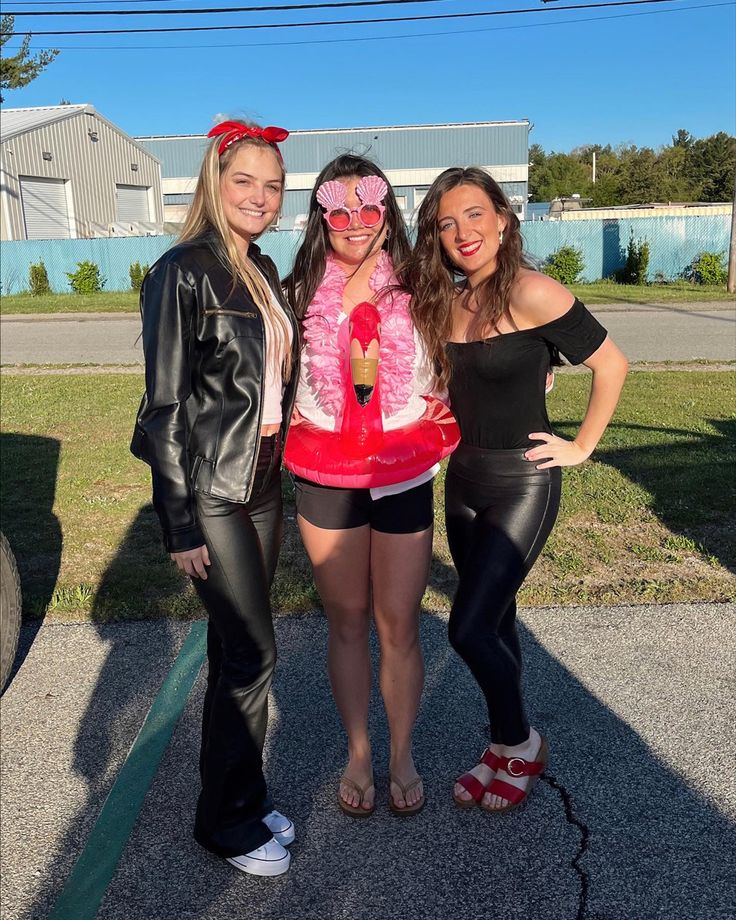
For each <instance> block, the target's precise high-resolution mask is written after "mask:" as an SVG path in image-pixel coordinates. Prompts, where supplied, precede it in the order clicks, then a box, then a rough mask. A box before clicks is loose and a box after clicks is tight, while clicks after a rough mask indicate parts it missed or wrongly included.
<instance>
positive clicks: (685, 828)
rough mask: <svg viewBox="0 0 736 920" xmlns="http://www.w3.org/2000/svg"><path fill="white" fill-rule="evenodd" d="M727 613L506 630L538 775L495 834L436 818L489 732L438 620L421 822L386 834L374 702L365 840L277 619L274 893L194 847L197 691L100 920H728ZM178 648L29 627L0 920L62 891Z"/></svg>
mask: <svg viewBox="0 0 736 920" xmlns="http://www.w3.org/2000/svg"><path fill="white" fill-rule="evenodd" d="M735 613H736V605H707V604H692V605H674V606H666V607H656V606H637V607H616V608H611V609H604V608H595V609H591V608H560V609H543V610H530V609H528V610H523V611H522V612H521V620H522V641H523V645H524V651H525V661H526V693H527V699H528V705H529V710H530V715H531V719H532V721H533V723H534V724H535V725H537V726H538V727H539V728H540V730H542V731H543V732H544V734H545V735H546V736H547V738H548V740H549V744H550V749H551V762H550V768H549V770H548V773H547V775H546V776H545V778H544V779H543V781H542V782H540V783H539V784H538V786H537V788H536V789H535V790H534V792H533V795H532V797H531V799H530V801H529V803H528V804H527V805H526V806H525V807H523V808H522V809H520V810H518V811H516V812H513V813H511V814H509V815H505V816H492V815H487V814H485V813H482V812H480V811H479V810H473V811H471V812H466V811H461V810H460V809H458V808H457V807H456V806H455V805H454V804H453V802H452V800H451V798H450V790H451V786H452V780H453V777H455V776H456V775H457V774H458V773H460V772H462V771H463V770H464V769H466V768H467V767H469V766H470V765H472V763H473V762H474V761H475V760H476V759H477V757H478V756H479V755H480V753H481V750H482V748H483V746H484V738H485V731H486V716H485V713H484V711H483V706H482V704H481V699H480V694H479V692H478V690H477V688H476V686H475V684H474V682H473V681H472V679H471V677H470V675H469V674H468V672H467V670H466V669H465V667H464V666H463V665H462V664H461V663H460V661H459V660H458V658H457V656H456V655H455V654H454V653H453V652H452V651H451V649H450V648H449V646H448V644H447V640H446V620H445V617H444V615H439V614H435V613H431V612H426V613H425V614H424V616H423V620H422V640H423V646H424V651H425V657H426V662H427V683H426V690H425V694H424V699H423V704H422V709H421V713H420V717H419V721H418V725H417V733H416V752H415V753H416V760H417V764H418V766H419V767H420V769H421V771H422V774H423V777H424V780H425V784H426V788H427V796H428V804H427V807H426V808H425V810H424V811H423V812H422V813H421V814H420V815H419V816H417V817H415V818H412V819H397V818H395V817H393V816H392V815H390V814H389V812H388V809H387V807H386V795H387V769H386V759H387V731H386V724H385V719H384V717H383V714H382V710H381V707H380V705H379V703H378V701H377V700H374V705H373V717H372V733H373V738H374V743H375V748H374V759H375V769H376V779H377V784H378V801H379V808H378V810H377V812H376V814H375V815H374V816H372V817H371V818H369V819H367V820H361V821H356V820H354V819H350V818H348V817H346V816H344V815H343V814H342V813H341V812H340V811H339V809H338V808H337V806H336V804H335V801H334V798H335V791H336V787H337V782H338V777H339V775H340V772H341V769H342V766H343V762H344V743H343V740H342V736H341V732H340V729H339V723H338V720H337V716H336V713H335V710H334V706H333V703H332V700H331V697H330V693H329V687H328V682H327V677H326V673H325V667H324V652H325V642H326V624H325V621H324V618H323V617H322V616H321V615H320V614H317V613H315V614H313V615H305V616H300V617H279V618H278V619H277V622H276V634H277V642H278V647H279V663H278V665H277V675H276V680H275V685H274V691H273V695H272V707H271V719H270V728H269V734H268V741H267V748H266V763H267V775H268V779H269V784H270V788H271V790H272V793H273V795H274V797H275V800H276V802H277V804H278V806H279V807H280V808H281V809H283V811H284V812H286V813H287V814H288V815H289V816H290V817H292V818H293V820H294V821H295V822H296V826H297V840H296V842H295V843H294V845H293V847H292V853H293V860H292V868H291V870H290V872H289V874H288V875H287V876H285V877H283V878H280V879H257V878H253V877H250V876H245V875H243V874H241V873H238V872H237V870H235V869H233V868H232V867H230V866H229V865H228V864H227V863H225V862H224V861H223V860H219V859H216V858H215V857H212V856H210V855H209V854H207V853H205V852H204V851H203V850H201V849H199V848H198V847H197V845H196V844H195V843H194V842H193V841H192V839H191V836H190V828H191V823H192V814H193V809H194V804H195V801H196V795H197V783H198V781H197V763H196V759H197V745H198V733H199V716H200V711H201V706H202V696H203V692H204V683H203V674H200V675H199V677H198V679H197V680H196V682H195V684H194V688H193V690H192V692H191V693H190V694H189V697H188V700H187V702H186V705H185V706H184V709H183V713H182V716H181V719H180V721H179V723H178V726H177V727H176V730H175V732H174V734H173V738H172V740H171V742H170V743H169V744H168V746H167V747H166V750H165V753H164V756H163V759H162V761H161V764H160V767H159V769H158V772H157V773H156V774H155V778H154V780H153V782H152V784H151V785H150V788H149V789H148V794H147V796H146V797H145V800H144V801H143V807H142V810H141V812H140V815H139V817H138V820H137V821H136V823H135V826H134V828H133V831H132V833H131V835H130V837H129V838H127V839H124V840H123V843H122V844H121V846H122V852H121V855H120V857H119V859H117V857H116V863H117V867H116V871H115V874H114V876H113V877H112V881H111V882H110V884H109V885H108V886H107V888H106V890H104V897H103V900H102V903H101V906H100V909H99V912H98V914H97V916H98V917H99V918H106V920H150V918H157V920H159V918H160V920H195V918H196V920H200V918H211V920H261V918H263V920H265V918H269V920H287V918H289V920H291V918H294V920H390V918H394V917H396V918H402V920H414V918H418V920H419V918H421V920H445V918H456V920H479V918H482V917H490V916H493V917H498V918H504V920H529V918H535V920H536V918H544V920H644V918H646V920H652V918H663V920H664V918H666V920H690V918H692V920H702V918H708V920H726V918H729V920H732V918H733V915H734V914H733V905H734V899H733V893H734V892H733V880H734V878H735V877H736V826H735V824H734V820H735V819H736V788H735V785H734V769H733V763H734V754H735V753H736V751H735V750H734V741H733V732H732V716H733V703H734V673H736V669H734V652H733V643H732V638H733V618H734V614H735ZM191 628H192V624H190V623H175V622H171V621H162V622H147V623H137V624H114V625H95V624H74V625H53V624H50V625H45V626H42V627H41V629H40V631H38V633H37V634H36V635H34V634H33V633H32V632H31V631H29V629H28V628H24V633H23V637H22V641H23V642H24V643H25V646H26V648H25V649H24V650H25V651H27V655H26V657H25V659H24V661H23V665H22V667H21V669H20V671H19V672H18V673H17V675H16V676H15V678H14V679H13V681H12V683H11V685H10V687H9V688H8V690H7V691H6V693H5V695H4V697H3V699H2V702H1V703H0V714H1V718H2V736H3V737H2V741H3V744H2V790H3V792H2V819H3V820H2V834H3V838H2V850H1V853H2V883H1V884H2V888H1V889H0V895H1V903H2V917H3V918H5V920H20V918H23V920H35V918H39V920H40V918H46V917H49V916H50V915H52V914H51V911H52V908H53V905H54V904H55V903H56V902H57V899H58V898H59V896H60V894H61V893H62V892H64V893H65V895H68V894H69V890H68V888H69V885H70V884H71V883H70V882H69V876H70V871H71V870H72V867H73V865H74V863H75V861H76V860H77V858H78V856H79V855H80V853H82V852H83V850H84V848H85V845H86V844H87V841H89V840H91V839H93V838H94V828H95V825H96V823H97V822H98V821H100V822H102V820H103V818H104V814H105V812H104V810H103V803H104V802H105V799H106V797H107V796H108V793H109V792H110V790H111V788H113V795H111V796H110V799H112V798H113V797H114V794H115V789H114V784H115V781H116V777H118V776H120V775H121V773H120V769H121V766H122V765H123V764H124V762H125V760H126V756H127V755H128V751H129V749H130V746H131V744H133V742H134V741H135V740H136V737H137V736H138V732H139V730H140V728H141V725H142V724H143V720H144V718H145V716H146V713H147V712H148V710H149V707H150V706H151V703H152V702H153V700H154V699H155V698H156V696H157V694H158V693H159V688H160V687H161V685H162V682H164V679H165V678H166V675H167V673H168V672H169V669H170V668H171V667H172V664H174V663H175V662H176V661H177V656H178V655H179V652H180V649H181V648H182V644H183V643H184V641H185V639H186V638H187V636H188V634H189V632H190V629H191ZM194 628H195V630H196V629H197V628H200V629H201V627H198V625H197V624H195V626H194ZM189 640H191V636H190V637H189ZM29 644H30V647H29V648H28V646H29ZM200 654H201V650H200ZM134 750H135V748H134ZM131 756H132V755H131ZM140 775H141V773H140V770H139V771H138V773H137V774H136V776H137V777H138V778H140ZM146 784H147V780H146V781H145V782H143V786H144V787H145V785H146ZM143 791H145V789H144V790H143ZM133 798H134V796H133V795H132V794H131V802H132V801H133ZM105 808H107V806H105ZM101 811H102V815H103V817H100V815H101ZM90 835H92V837H91V836H90ZM108 836H109V840H108V839H107V838H106V837H105V836H104V835H103V836H102V837H100V835H97V837H96V838H94V839H95V840H96V842H95V848H96V849H95V852H94V853H92V854H91V857H92V863H91V865H93V866H95V865H97V864H98V863H99V864H101V863H103V862H104V860H105V857H106V852H107V850H109V849H110V848H112V847H113V845H114V839H113V838H115V836H116V834H115V833H114V828H112V829H109V828H108ZM86 855H87V856H88V857H89V856H90V854H89V853H87V854H86ZM91 874H92V876H94V875H95V873H94V871H93V872H92V873H91ZM87 881H88V882H89V881H90V880H89V879H88V880H87ZM94 882H95V879H94V878H92V880H91V882H90V883H91V884H94ZM87 915H88V914H87V913H86V912H85V911H84V910H80V911H79V912H78V913H77V914H76V915H74V920H81V918H82V917H84V916H87ZM92 915H94V914H93V913H92V914H90V916H92ZM67 916H72V915H69V914H67Z"/></svg>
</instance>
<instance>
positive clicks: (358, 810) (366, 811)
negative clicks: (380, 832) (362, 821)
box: [337, 776, 376, 818]
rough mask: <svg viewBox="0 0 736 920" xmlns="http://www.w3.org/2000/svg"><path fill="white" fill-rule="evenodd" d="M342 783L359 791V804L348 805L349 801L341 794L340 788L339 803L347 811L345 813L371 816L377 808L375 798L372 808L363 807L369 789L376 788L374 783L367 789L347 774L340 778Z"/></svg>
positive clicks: (351, 815)
mask: <svg viewBox="0 0 736 920" xmlns="http://www.w3.org/2000/svg"><path fill="white" fill-rule="evenodd" d="M340 784H341V785H344V786H350V788H351V789H354V790H355V791H356V792H357V793H358V804H357V805H348V803H347V802H346V801H345V800H344V799H343V797H342V796H341V795H340V789H339V788H338V790H337V804H338V805H339V806H340V808H341V809H342V810H343V811H344V812H345V814H346V815H350V817H351V818H369V817H370V816H371V815H372V814H373V812H374V811H375V810H376V803H375V800H374V802H373V805H372V806H371V808H363V800H364V799H365V797H366V793H367V792H368V790H369V789H373V788H374V787H373V783H371V784H370V785H369V786H368V787H367V788H366V789H363V787H362V786H359V785H358V784H357V783H356V782H355V781H354V780H352V779H350V778H349V777H347V776H342V777H341V778H340ZM374 792H375V789H374Z"/></svg>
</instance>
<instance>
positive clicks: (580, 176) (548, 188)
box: [529, 153, 590, 201]
mask: <svg viewBox="0 0 736 920" xmlns="http://www.w3.org/2000/svg"><path fill="white" fill-rule="evenodd" d="M534 162H536V161H534ZM532 180H533V181H532ZM529 181H530V188H531V189H533V191H532V198H533V200H534V201H551V200H552V199H553V198H561V197H569V196H570V195H575V194H576V193H577V194H579V195H582V196H583V197H586V196H587V194H588V192H589V190H590V166H589V165H588V164H586V163H582V162H581V161H580V159H579V158H577V157H575V156H573V155H572V154H569V153H550V154H549V155H546V156H545V157H544V159H543V160H542V162H541V163H540V165H539V166H536V167H533V168H532V169H531V170H530V175H529Z"/></svg>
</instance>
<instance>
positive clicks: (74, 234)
mask: <svg viewBox="0 0 736 920" xmlns="http://www.w3.org/2000/svg"><path fill="white" fill-rule="evenodd" d="M0 180H1V181H0V215H1V219H0V239H3V240H24V239H29V240H30V239H68V238H71V239H74V238H90V237H99V236H105V237H107V236H129V235H136V236H145V235H147V234H157V233H162V232H163V202H162V198H161V167H160V163H159V161H158V159H157V158H156V156H155V155H154V154H152V153H151V152H149V151H148V150H146V149H145V148H144V147H143V146H142V145H141V144H139V143H138V142H137V141H135V140H133V138H131V137H128V135H127V134H125V133H123V132H122V131H121V130H120V129H119V128H117V127H115V125H114V124H112V123H111V122H109V121H108V120H107V119H106V118H103V117H102V115H100V114H99V112H96V111H95V109H94V108H93V106H91V105H56V106H49V107H41V108H27V109H3V111H2V114H1V116H0Z"/></svg>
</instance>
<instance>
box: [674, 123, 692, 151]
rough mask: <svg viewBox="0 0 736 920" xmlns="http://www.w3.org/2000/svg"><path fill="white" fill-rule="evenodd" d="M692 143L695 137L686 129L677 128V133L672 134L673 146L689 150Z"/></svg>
mask: <svg viewBox="0 0 736 920" xmlns="http://www.w3.org/2000/svg"><path fill="white" fill-rule="evenodd" d="M694 143H695V138H694V137H693V136H692V134H691V133H690V132H689V131H686V130H685V129H684V128H678V129H677V134H673V135H672V146H673V147H684V148H685V150H689V149H690V148H691V147H692V145H693V144H694Z"/></svg>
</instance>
